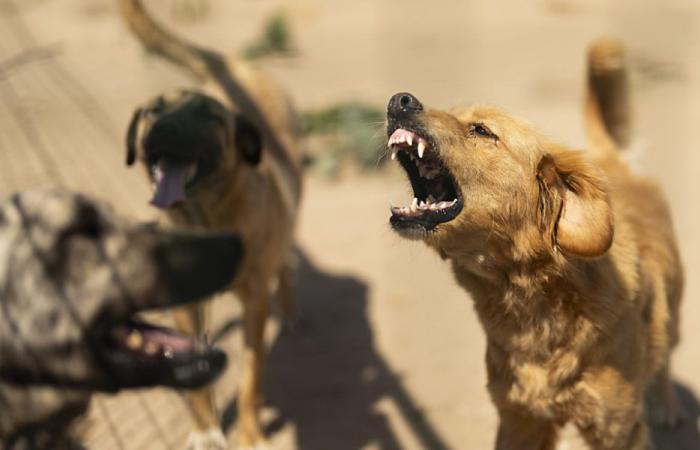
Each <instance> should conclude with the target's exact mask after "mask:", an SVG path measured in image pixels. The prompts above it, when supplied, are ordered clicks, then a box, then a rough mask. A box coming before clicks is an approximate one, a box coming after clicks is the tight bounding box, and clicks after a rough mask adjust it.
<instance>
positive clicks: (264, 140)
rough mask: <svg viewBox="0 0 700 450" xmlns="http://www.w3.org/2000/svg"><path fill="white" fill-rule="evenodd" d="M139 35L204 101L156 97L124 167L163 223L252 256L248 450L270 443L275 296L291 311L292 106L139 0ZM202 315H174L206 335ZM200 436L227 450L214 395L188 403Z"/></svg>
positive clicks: (135, 130) (199, 442)
mask: <svg viewBox="0 0 700 450" xmlns="http://www.w3.org/2000/svg"><path fill="white" fill-rule="evenodd" d="M121 4H122V9H123V12H124V14H125V17H126V19H127V22H128V23H129V25H130V26H131V28H132V30H133V31H134V32H135V34H136V35H137V36H139V38H140V39H141V40H142V41H143V43H144V45H145V46H146V47H147V48H148V49H150V50H153V51H155V52H157V53H159V54H161V55H162V56H164V57H166V58H169V59H171V60H173V61H175V62H176V63H179V64H180V65H183V66H184V67H186V68H188V69H190V70H191V71H192V72H193V73H194V74H195V75H197V76H199V77H200V78H202V79H203V81H205V83H206V84H205V91H203V92H196V91H192V90H179V91H175V92H170V93H166V94H163V95H160V96H157V97H156V98H155V99H153V100H151V101H150V102H148V103H147V104H146V105H145V106H143V107H141V108H138V109H137V110H136V112H135V113H134V117H133V119H132V121H131V124H130V126H129V130H128V136H127V149H128V153H127V164H129V165H131V164H132V163H134V162H135V161H136V160H137V159H138V160H140V161H141V162H142V163H143V167H144V168H145V169H146V172H147V174H148V176H149V177H150V180H151V182H152V183H153V188H154V195H153V198H152V200H151V203H152V204H153V205H154V206H156V207H158V208H161V209H162V210H163V214H162V217H163V219H164V220H165V221H167V222H169V223H171V224H173V225H180V226H197V227H204V228H207V229H213V230H231V231H234V230H235V232H236V233H237V234H239V235H240V236H241V238H242V239H243V242H244V245H245V246H246V248H248V249H250V250H251V251H250V252H248V253H247V256H246V258H245V260H244V262H243V266H242V268H241V272H240V276H239V277H238V278H237V279H236V282H235V283H234V284H233V285H232V286H231V289H232V290H233V291H234V292H235V294H236V295H237V296H238V297H239V298H240V299H241V301H242V302H243V311H244V328H245V330H244V345H245V355H244V358H243V361H244V363H243V364H244V367H243V375H242V380H241V387H240V391H239V397H238V433H239V442H240V444H241V446H242V447H244V448H248V447H254V446H257V445H258V444H260V443H261V442H263V441H264V437H263V434H262V432H261V428H260V424H259V420H258V414H257V410H258V407H259V405H260V404H261V403H262V395H261V392H260V390H261V378H262V370H263V359H264V344H263V331H264V325H265V321H266V318H267V315H268V300H269V297H270V296H271V295H274V294H277V295H279V296H280V299H281V301H282V304H283V307H284V308H285V309H286V311H285V312H286V313H287V314H289V313H290V312H289V309H290V308H291V300H290V295H291V293H290V286H289V282H290V280H289V267H288V263H289V256H290V251H291V245H292V237H293V236H292V235H293V228H294V223H295V219H296V212H297V207H298V203H299V197H300V191H301V182H300V171H299V168H298V165H297V162H296V161H295V159H294V158H293V154H294V147H295V145H296V142H295V138H296V136H295V130H294V123H295V117H294V115H293V113H292V109H291V107H290V104H289V102H288V101H287V97H286V96H285V95H284V93H283V92H282V91H281V90H280V89H279V88H278V86H277V85H276V84H274V83H273V82H272V81H270V80H269V79H267V78H265V77H264V76H263V75H262V74H260V73H259V72H257V71H255V70H254V69H253V68H251V67H250V66H248V65H246V64H244V63H243V62H241V61H237V60H226V59H224V58H223V57H221V56H220V55H218V54H216V53H214V52H211V51H208V50H204V49H200V48H197V47H195V46H193V45H190V44H187V43H185V42H183V41H181V40H179V39H178V38H176V37H174V36H172V35H170V34H168V33H167V32H165V31H164V30H163V29H162V28H160V27H159V26H158V25H157V24H156V23H155V22H153V21H152V20H151V19H150V17H148V15H147V14H146V12H145V11H144V9H143V7H142V6H141V4H140V2H139V1H137V0H122V1H121ZM204 317H205V312H204V310H203V306H198V307H196V308H190V309H188V310H181V311H178V312H176V322H177V324H178V326H179V327H180V328H181V329H183V330H187V331H189V332H190V333H193V334H200V333H202V332H203V331H204V328H205V324H204ZM190 401H191V406H192V411H193V416H194V420H195V429H194V430H193V434H192V435H191V439H190V448H196V449H200V448H202V449H204V448H206V449H216V448H225V447H226V440H225V438H224V436H223V434H222V433H221V431H220V428H219V423H218V419H217V417H216V411H215V405H214V402H213V399H212V392H210V391H201V392H198V393H196V394H194V395H192V396H190Z"/></svg>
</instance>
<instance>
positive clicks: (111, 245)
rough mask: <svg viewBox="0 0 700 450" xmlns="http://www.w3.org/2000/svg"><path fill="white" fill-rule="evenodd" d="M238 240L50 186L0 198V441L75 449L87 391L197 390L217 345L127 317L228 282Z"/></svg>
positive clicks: (1, 444)
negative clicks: (183, 229) (149, 222)
mask: <svg viewBox="0 0 700 450" xmlns="http://www.w3.org/2000/svg"><path fill="white" fill-rule="evenodd" d="M241 256H242V246H241V242H240V239H239V238H238V237H236V236H235V235H231V234H224V233H221V234H218V235H204V234H194V233H189V234H185V233H176V232H163V231H158V230H156V229H155V228H153V227H144V226H132V225H130V224H128V223H127V222H125V221H124V220H122V219H120V218H119V217H117V216H115V215H114V214H113V213H112V212H111V210H110V209H109V208H108V207H107V206H105V205H103V204H100V203H96V202H94V201H92V200H89V199H87V198H85V197H83V196H82V195H77V194H72V193H67V192H65V191H59V190H36V191H27V192H23V193H19V194H15V195H13V196H11V197H10V198H7V199H5V200H3V201H2V202H0V411H2V413H0V449H2V450H10V449H11V450H23V449H37V450H43V449H46V450H49V449H51V450H57V449H64V448H75V446H76V444H75V443H73V442H72V441H71V439H70V438H69V437H68V434H67V432H66V429H67V427H68V425H69V424H70V423H71V421H72V420H73V419H74V418H76V417H78V416H79V415H81V414H82V413H84V412H85V410H86V408H87V406H88V402H89V400H90V396H91V393H92V392H94V391H107V392H116V391H118V390H120V389H123V388H137V387H146V386H156V385H161V386H170V387H174V388H198V387H201V386H203V385H205V384H207V383H209V382H210V381H212V380H213V379H214V378H215V377H216V376H217V375H219V374H220V373H221V371H222V370H223V368H224V366H225V362H226V356H225V354H224V353H223V352H221V351H220V350H218V349H216V348H213V347H209V346H207V345H205V344H203V343H201V342H198V341H195V340H194V339H192V338H190V337H187V336H184V335H180V334H178V333H175V332H174V331H173V330H170V329H167V328H163V327H159V326H155V325H151V324H149V323H147V322H144V321H142V320H139V319H137V318H135V314H136V313H138V312H140V311H145V310H152V309H158V308H168V307H173V306H176V305H183V304H186V303H190V302H192V301H195V300H198V299H201V298H202V297H205V296H208V295H211V294H212V293H214V292H216V291H217V290H219V289H222V288H223V287H225V286H226V285H227V284H228V283H230V281H231V279H232V278H233V277H234V272H235V271H236V270H237V267H238V266H239V265H240V259H241Z"/></svg>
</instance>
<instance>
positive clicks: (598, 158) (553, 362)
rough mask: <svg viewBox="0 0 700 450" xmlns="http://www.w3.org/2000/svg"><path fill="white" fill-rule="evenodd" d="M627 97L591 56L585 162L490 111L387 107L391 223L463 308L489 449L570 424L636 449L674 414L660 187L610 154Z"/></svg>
mask: <svg viewBox="0 0 700 450" xmlns="http://www.w3.org/2000/svg"><path fill="white" fill-rule="evenodd" d="M625 89H626V84H625V66H624V54H623V50H622V47H620V46H619V45H618V44H616V43H615V42H613V41H609V40H602V41H599V42H597V43H595V44H594V45H593V46H592V47H591V50H590V53H589V85H588V100H587V103H586V115H585V118H586V122H587V123H586V125H587V129H588V132H589V138H590V149H589V150H590V151H589V152H588V153H587V154H586V153H582V152H578V151H575V150H571V149H568V148H565V147H563V146H561V145H559V144H556V143H553V142H551V141H550V140H548V139H546V138H545V137H543V136H542V135H541V134H540V133H538V132H537V131H535V130H533V129H532V128H531V127H529V126H527V125H525V124H523V123H521V122H519V121H517V120H516V119H514V118H512V117H511V116H509V115H508V114H506V113H505V112H503V111H501V110H498V109H496V108H490V107H472V108H457V109H453V110H450V111H438V110H433V109H426V108H424V107H423V105H422V104H421V103H420V102H419V101H418V99H416V97H414V96H413V95H411V94H407V93H401V94H397V95H395V96H394V97H392V98H391V100H390V102H389V106H388V114H387V116H388V134H389V146H390V148H391V152H392V158H395V159H396V158H397V159H398V161H399V163H400V164H401V166H402V167H403V168H404V169H405V170H406V172H407V174H408V178H409V180H410V182H411V185H412V187H413V191H414V195H415V198H414V200H413V204H412V205H411V206H408V207H403V208H400V207H392V215H391V224H392V226H393V228H394V230H396V231H397V232H398V233H399V234H400V235H402V236H405V237H408V238H411V239H420V240H423V241H424V242H425V243H427V244H428V245H429V246H430V247H432V248H434V249H435V250H437V252H438V253H439V254H440V255H441V256H442V257H443V258H445V259H447V260H448V261H449V262H450V264H451V266H452V269H453V271H454V274H455V276H456V279H457V281H458V282H459V284H460V285H461V286H462V287H463V288H464V289H465V290H467V291H468V292H469V293H470V294H471V296H472V297H473V299H474V304H475V308H476V311H477V313H478V316H479V319H480V321H481V324H482V326H483V327H484V330H485V331H486V335H487V350H486V366H487V371H488V380H489V381H488V389H489V392H490V394H491V397H492V399H493V402H494V403H495V405H496V408H497V410H498V414H499V417H500V425H499V429H498V435H497V440H496V448H498V449H503V450H505V449H533V450H534V449H537V450H542V449H552V448H554V446H555V443H556V435H557V430H558V429H559V428H560V427H561V426H562V425H563V424H565V423H567V422H568V423H573V424H574V425H575V426H576V427H577V428H578V429H579V430H580V432H581V434H582V436H583V437H584V439H585V440H586V441H587V442H588V444H589V445H590V446H591V447H592V448H593V449H610V450H613V449H615V450H620V449H644V448H647V446H648V445H651V444H650V443H649V441H648V430H647V417H648V418H651V419H654V420H656V421H660V422H663V423H665V424H669V425H672V424H674V423H676V422H677V421H678V420H679V419H680V417H681V411H680V410H679V405H678V403H677V401H676V399H675V397H674V392H673V388H672V385H671V382H670V378H669V355H670V352H671V350H672V348H673V347H674V346H675V345H676V344H677V342H678V309H679V303H680V297H681V290H682V272H681V264H680V261H679V255H678V251H677V249H676V244H675V241H674V234H673V226H672V223H671V217H670V213H669V209H668V207H667V205H666V202H665V201H664V199H663V197H662V195H661V193H660V191H659V189H658V187H657V186H656V185H655V184H653V183H652V182H650V181H649V180H647V179H644V178H641V177H638V176H636V175H634V174H632V173H631V172H630V171H629V170H628V168H627V167H626V166H625V164H624V163H623V162H622V160H621V158H620V157H619V155H618V152H617V150H618V147H619V146H620V145H621V144H622V143H623V142H624V141H625V140H626V138H627V115H626V113H627V111H626V93H625ZM645 394H646V396H647V397H648V403H647V405H646V406H647V407H646V408H645V403H644V400H645ZM645 413H646V414H645Z"/></svg>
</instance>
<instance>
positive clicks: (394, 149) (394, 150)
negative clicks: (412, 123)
mask: <svg viewBox="0 0 700 450" xmlns="http://www.w3.org/2000/svg"><path fill="white" fill-rule="evenodd" d="M398 152H399V149H398V148H396V147H393V148H392V149H391V160H392V161H393V160H395V159H396V154H397V153H398Z"/></svg>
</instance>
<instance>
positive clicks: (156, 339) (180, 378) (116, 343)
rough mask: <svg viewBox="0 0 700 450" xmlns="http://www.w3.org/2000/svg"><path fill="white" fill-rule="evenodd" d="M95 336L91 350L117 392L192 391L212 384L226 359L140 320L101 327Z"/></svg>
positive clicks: (199, 343)
mask: <svg viewBox="0 0 700 450" xmlns="http://www.w3.org/2000/svg"><path fill="white" fill-rule="evenodd" d="M96 334H97V336H98V337H97V339H96V343H97V345H96V346H95V349H94V350H95V352H96V353H97V357H98V358H99V359H100V360H101V361H103V363H104V364H105V365H106V366H107V367H106V368H107V369H108V370H109V371H110V374H111V377H112V378H113V379H115V380H117V383H118V386H115V387H117V388H125V387H144V386H153V385H164V386H171V387H177V388H195V387H199V386H202V385H204V384H206V383H208V382H210V381H212V380H213V379H214V378H215V377H216V376H218V375H219V374H220V373H221V371H222V370H223V368H224V367H225V365H226V355H225V354H224V353H223V352H222V351H221V350H219V349H217V348H214V347H211V346H210V345H208V344H207V343H206V342H203V341H202V340H198V339H195V338H193V337H190V336H185V335H183V334H180V333H177V332H176V331H175V330H172V329H170V328H166V327H161V326H156V325H152V324H149V323H147V322H144V321H141V320H136V319H128V320H125V321H120V322H117V323H115V324H112V325H106V324H102V325H101V326H100V327H99V331H98V332H97V333H96Z"/></svg>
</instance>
